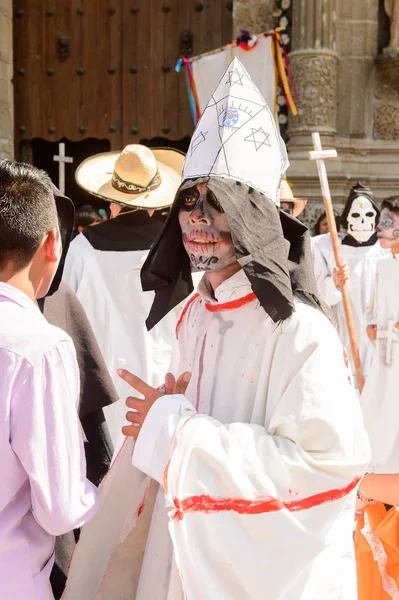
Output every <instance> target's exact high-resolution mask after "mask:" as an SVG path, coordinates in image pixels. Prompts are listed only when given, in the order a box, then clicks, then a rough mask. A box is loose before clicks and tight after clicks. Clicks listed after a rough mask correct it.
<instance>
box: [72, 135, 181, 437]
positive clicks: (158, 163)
mask: <svg viewBox="0 0 399 600" xmlns="http://www.w3.org/2000/svg"><path fill="white" fill-rule="evenodd" d="M183 159H184V155H183V154H182V153H181V152H179V151H177V150H172V149H153V150H150V149H149V148H147V147H145V146H142V145H138V144H133V145H130V146H126V148H125V149H124V150H123V152H121V153H120V152H105V153H103V154H99V155H96V156H93V157H90V158H88V159H87V160H85V161H84V162H83V163H82V164H81V165H80V166H79V168H78V170H77V172H76V179H77V182H78V184H79V185H80V186H81V187H82V188H83V189H85V190H86V191H88V192H90V193H91V194H93V195H94V196H98V197H101V198H102V199H105V200H108V201H109V202H110V203H111V212H112V215H113V217H114V218H111V219H110V220H108V221H105V222H104V223H100V224H99V225H96V226H95V227H88V228H86V229H85V230H84V231H83V233H81V234H79V235H78V236H77V237H76V238H75V239H74V240H73V242H72V243H71V246H70V249H69V252H68V257H67V260H66V263H65V269H64V276H63V278H64V281H65V282H66V283H67V284H68V285H69V287H70V288H72V290H73V291H74V292H75V294H76V295H77V297H78V299H79V300H80V302H81V304H82V305H83V308H84V309H85V311H86V314H87V316H88V318H89V321H90V324H91V326H92V328H93V331H94V333H95V336H96V338H97V341H98V344H99V346H100V349H101V352H102V354H103V356H104V359H105V362H106V364H107V366H108V369H109V372H110V375H111V377H112V379H113V382H114V384H115V387H116V389H117V392H118V394H119V397H120V400H119V401H117V402H115V403H114V404H113V405H112V406H109V407H106V408H104V413H105V416H106V419H107V424H108V427H109V430H110V434H111V437H112V440H113V443H114V446H115V448H117V447H119V445H120V442H121V427H122V425H123V423H124V417H125V412H126V411H125V405H124V399H125V398H126V395H127V394H128V393H129V391H128V386H127V385H126V384H125V383H124V382H123V381H122V380H121V379H120V378H119V377H117V375H116V371H117V369H118V368H128V369H131V370H133V371H134V372H137V373H138V374H140V376H141V377H143V378H144V379H145V380H146V381H149V382H151V383H152V384H154V385H155V384H157V381H159V379H160V378H162V377H164V374H165V371H166V370H167V369H168V368H169V364H170V361H171V356H172V353H173V348H174V346H175V335H174V330H175V327H176V321H177V317H178V314H175V313H173V312H172V313H171V314H170V315H169V316H167V317H166V318H165V319H164V320H163V321H162V323H159V324H158V325H157V327H155V328H154V329H153V330H152V331H150V332H148V331H147V330H146V327H145V319H146V316H147V314H148V311H149V309H150V306H151V303H152V301H153V293H152V292H148V293H143V291H142V289H141V283H140V269H141V267H142V265H143V263H144V261H145V258H146V256H147V254H148V250H149V248H150V247H151V244H152V243H153V242H154V240H155V239H156V237H157V235H158V234H159V232H160V230H161V228H162V222H161V221H160V220H159V217H160V214H161V211H162V210H167V209H168V208H169V206H170V205H171V203H172V202H173V198H174V195H175V193H176V190H177V187H178V185H179V182H180V175H181V169H182V166H183ZM154 213H155V214H154Z"/></svg>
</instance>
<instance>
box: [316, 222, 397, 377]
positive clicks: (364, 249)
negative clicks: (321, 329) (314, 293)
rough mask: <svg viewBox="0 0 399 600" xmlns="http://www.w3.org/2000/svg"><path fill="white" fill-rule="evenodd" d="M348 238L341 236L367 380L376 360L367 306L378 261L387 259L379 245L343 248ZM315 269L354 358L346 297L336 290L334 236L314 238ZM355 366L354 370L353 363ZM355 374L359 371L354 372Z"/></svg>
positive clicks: (323, 297)
mask: <svg viewBox="0 0 399 600" xmlns="http://www.w3.org/2000/svg"><path fill="white" fill-rule="evenodd" d="M343 237H344V235H342V234H340V242H341V244H340V248H341V254H342V259H343V261H344V262H345V263H346V264H347V265H348V267H349V269H350V278H349V281H348V284H347V285H348V290H349V295H350V299H351V304H352V313H353V319H354V324H355V330H356V337H357V343H358V346H359V353H360V361H361V365H362V371H363V375H364V376H365V377H367V374H368V371H369V369H370V365H371V361H372V358H373V353H374V349H373V346H372V344H371V343H370V340H369V339H368V336H367V334H366V325H367V323H366V317H365V315H366V310H367V304H368V302H369V300H370V298H371V296H372V294H373V290H374V284H375V273H376V265H377V261H379V260H380V259H381V258H384V257H387V256H388V252H387V251H386V250H383V249H382V248H381V246H380V244H379V243H377V244H374V246H360V247H354V246H348V245H346V244H342V238H343ZM312 250H313V266H314V272H315V276H316V281H317V287H318V291H319V294H320V296H321V298H322V299H323V300H324V302H325V303H326V304H328V306H330V307H331V308H332V311H333V315H334V317H335V319H336V321H337V326H338V333H339V335H340V338H341V340H342V343H343V344H344V346H345V348H346V349H347V351H348V353H349V355H350V357H351V358H352V354H351V346H350V340H349V335H348V328H347V326H346V319H345V311H344V306H343V303H342V294H341V292H340V291H339V289H337V288H336V287H335V283H334V279H333V272H334V268H335V258H334V252H333V248H332V244H331V239H330V234H329V233H326V234H325V235H318V236H316V237H314V238H312ZM351 362H352V366H353V361H351ZM353 372H355V369H354V368H353Z"/></svg>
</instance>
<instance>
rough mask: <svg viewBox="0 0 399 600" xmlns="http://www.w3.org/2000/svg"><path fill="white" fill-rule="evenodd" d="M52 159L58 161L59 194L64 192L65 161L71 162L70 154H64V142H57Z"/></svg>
mask: <svg viewBox="0 0 399 600" xmlns="http://www.w3.org/2000/svg"><path fill="white" fill-rule="evenodd" d="M53 160H55V162H58V163H59V165H58V189H59V190H60V192H61V194H63V195H64V194H65V163H73V158H72V157H71V156H65V144H64V143H63V142H60V143H59V144H58V154H56V155H55V156H53Z"/></svg>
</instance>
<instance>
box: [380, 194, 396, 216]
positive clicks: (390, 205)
mask: <svg viewBox="0 0 399 600" xmlns="http://www.w3.org/2000/svg"><path fill="white" fill-rule="evenodd" d="M383 208H387V209H388V210H390V211H391V212H399V196H389V198H385V199H384V200H383V201H382V204H381V210H382V209H383Z"/></svg>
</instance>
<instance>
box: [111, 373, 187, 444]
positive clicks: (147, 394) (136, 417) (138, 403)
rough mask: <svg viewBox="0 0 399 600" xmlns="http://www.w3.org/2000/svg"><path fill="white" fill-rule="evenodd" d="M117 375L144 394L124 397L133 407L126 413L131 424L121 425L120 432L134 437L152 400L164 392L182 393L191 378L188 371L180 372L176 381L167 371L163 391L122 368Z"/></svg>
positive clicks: (138, 431) (130, 406) (155, 399)
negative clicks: (141, 396)
mask: <svg viewBox="0 0 399 600" xmlns="http://www.w3.org/2000/svg"><path fill="white" fill-rule="evenodd" d="M118 375H119V377H120V378H121V379H123V380H124V381H126V383H128V384H129V385H130V386H131V387H132V388H134V389H135V390H137V391H138V392H139V394H142V395H143V396H144V398H137V397H135V396H129V397H128V398H127V399H126V406H127V407H128V408H132V409H133V410H130V411H129V412H127V413H126V420H127V421H129V422H130V423H132V424H131V425H125V426H124V427H122V433H123V435H126V436H130V437H135V438H137V436H138V435H139V433H140V431H141V427H142V425H143V423H144V421H145V419H146V417H147V414H148V412H149V410H150V408H151V407H152V405H153V404H154V402H156V401H157V400H158V399H159V398H161V397H162V396H165V395H166V394H184V392H185V391H186V389H187V386H188V384H189V382H190V379H191V373H188V372H185V373H182V375H180V377H179V378H178V379H177V381H176V380H175V378H174V376H173V375H172V374H171V373H168V374H167V375H166V377H165V386H164V387H165V391H161V390H157V389H156V388H153V387H151V386H150V385H148V383H145V382H144V381H142V380H141V379H140V378H139V377H136V375H133V374H132V373H129V371H125V370H124V369H119V370H118Z"/></svg>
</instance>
